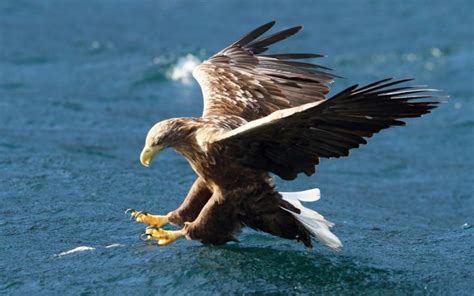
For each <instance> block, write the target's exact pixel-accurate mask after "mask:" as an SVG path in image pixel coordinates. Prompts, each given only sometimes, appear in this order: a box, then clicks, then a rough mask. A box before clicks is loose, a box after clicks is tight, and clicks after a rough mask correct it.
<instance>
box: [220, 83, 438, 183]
mask: <svg viewBox="0 0 474 296" xmlns="http://www.w3.org/2000/svg"><path fill="white" fill-rule="evenodd" d="M409 80H410V79H406V80H397V81H393V80H391V79H384V80H381V81H377V82H374V83H372V84H369V85H366V86H363V87H358V86H357V85H354V86H352V87H349V88H347V89H346V90H344V91H342V92H340V93H339V94H337V95H335V96H334V97H332V98H330V99H328V100H325V101H321V102H314V103H309V104H306V105H303V106H299V107H295V108H291V109H287V110H282V111H277V112H275V113H273V114H271V115H269V116H267V117H264V118H261V119H258V120H255V121H252V122H249V123H247V124H245V125H243V126H241V127H239V128H237V129H234V130H232V131H229V132H227V133H225V134H223V135H222V136H221V137H220V138H219V139H216V141H215V142H214V144H213V145H215V146H214V147H217V148H218V149H225V154H226V155H228V156H229V157H232V158H233V159H235V160H236V161H238V162H240V163H241V164H242V165H245V166H248V167H252V168H255V169H263V170H266V171H270V172H273V173H275V174H277V175H279V176H280V177H282V178H283V179H287V180H292V179H294V178H295V177H296V175H297V174H298V173H300V172H305V173H306V174H307V175H311V174H313V173H314V172H315V167H314V166H315V165H317V164H318V163H319V158H320V157H325V158H331V157H340V156H347V155H348V154H349V150H350V149H352V148H356V147H359V145H361V144H366V143H367V141H366V140H365V138H369V137H371V136H372V135H373V134H375V133H377V132H379V131H380V130H382V129H386V128H389V127H391V126H396V125H405V122H403V121H401V120H400V119H401V118H409V117H420V116H421V115H423V114H426V113H429V112H430V110H431V109H433V108H435V107H436V105H437V104H438V103H439V102H436V101H418V100H419V99H427V98H432V97H433V96H431V95H430V94H428V92H432V91H435V90H433V89H424V88H420V87H416V86H400V85H399V84H400V83H403V82H406V81H409ZM392 86H394V87H392Z"/></svg>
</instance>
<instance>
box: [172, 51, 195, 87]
mask: <svg viewBox="0 0 474 296" xmlns="http://www.w3.org/2000/svg"><path fill="white" fill-rule="evenodd" d="M200 63H201V61H200V60H199V59H198V58H197V57H195V56H194V55H192V54H187V55H185V56H184V57H180V58H179V59H178V61H177V62H176V64H175V65H174V66H173V67H171V69H170V70H169V71H168V73H167V76H168V78H169V79H171V80H174V81H181V82H182V83H185V84H189V83H191V81H192V77H193V70H194V68H196V67H197V66H198V65H199V64H200Z"/></svg>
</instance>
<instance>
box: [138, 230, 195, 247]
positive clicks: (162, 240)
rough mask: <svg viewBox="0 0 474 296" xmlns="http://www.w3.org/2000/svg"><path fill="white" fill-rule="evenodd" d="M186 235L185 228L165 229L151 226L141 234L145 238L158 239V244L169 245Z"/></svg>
mask: <svg viewBox="0 0 474 296" xmlns="http://www.w3.org/2000/svg"><path fill="white" fill-rule="evenodd" d="M185 235H186V232H185V231H184V229H180V230H164V229H161V228H155V227H153V226H151V227H148V228H147V229H146V230H145V233H144V234H142V235H141V238H142V239H143V240H156V241H158V245H160V246H167V245H169V244H171V243H173V242H174V241H175V240H177V239H179V238H182V237H183V236H185Z"/></svg>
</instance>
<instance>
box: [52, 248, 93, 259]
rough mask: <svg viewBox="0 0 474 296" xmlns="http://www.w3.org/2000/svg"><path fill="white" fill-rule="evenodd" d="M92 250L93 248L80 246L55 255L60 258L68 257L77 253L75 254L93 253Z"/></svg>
mask: <svg viewBox="0 0 474 296" xmlns="http://www.w3.org/2000/svg"><path fill="white" fill-rule="evenodd" d="M93 250H95V248H93V247H88V246H80V247H77V248H74V249H72V250H69V251H65V252H61V253H59V254H57V255H56V256H58V257H62V256H66V255H69V254H73V253H77V252H84V251H93Z"/></svg>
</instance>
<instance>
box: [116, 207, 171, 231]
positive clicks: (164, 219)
mask: <svg viewBox="0 0 474 296" xmlns="http://www.w3.org/2000/svg"><path fill="white" fill-rule="evenodd" d="M125 213H131V217H130V219H135V221H137V222H140V223H145V224H148V225H151V226H155V227H161V226H163V225H165V224H168V223H169V220H168V217H169V214H168V215H165V216H162V215H152V214H148V213H147V212H139V211H135V210H134V209H128V210H127V211H125Z"/></svg>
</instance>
